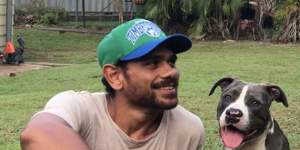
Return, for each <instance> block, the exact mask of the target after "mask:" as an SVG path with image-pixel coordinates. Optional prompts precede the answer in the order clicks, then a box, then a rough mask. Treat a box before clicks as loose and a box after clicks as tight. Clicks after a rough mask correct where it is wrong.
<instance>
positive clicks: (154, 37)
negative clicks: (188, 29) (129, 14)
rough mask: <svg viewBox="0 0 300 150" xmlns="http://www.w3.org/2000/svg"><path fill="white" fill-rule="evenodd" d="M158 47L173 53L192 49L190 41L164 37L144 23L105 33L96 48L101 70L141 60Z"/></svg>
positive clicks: (179, 36)
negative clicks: (110, 65)
mask: <svg viewBox="0 0 300 150" xmlns="http://www.w3.org/2000/svg"><path fill="white" fill-rule="evenodd" d="M161 44H166V46H167V47H168V48H170V50H172V51H173V52H174V53H176V54H177V53H180V52H184V51H186V50H188V49H190V48H191V46H192V42H191V40H190V39H189V38H188V37H187V36H185V35H183V34H179V33H175V34H172V35H169V36H167V35H166V34H165V33H164V32H163V31H162V30H161V29H160V28H159V27H158V26H157V25H156V24H154V23H153V22H151V21H149V20H145V19H134V20H130V21H128V22H126V23H123V24H121V25H119V26H117V27H116V28H114V29H113V30H112V31H111V32H110V33H108V34H107V35H106V36H105V37H104V38H103V40H102V41H100V43H99V44H98V46H97V57H98V61H99V64H100V66H101V67H103V66H104V65H105V64H116V63H117V62H118V61H120V60H121V61H129V60H134V59H137V58H140V57H142V56H144V55H146V54H148V53H149V52H151V51H152V50H154V49H155V48H156V47H157V46H159V45H161Z"/></svg>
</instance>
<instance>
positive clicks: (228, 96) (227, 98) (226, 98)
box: [224, 95, 232, 102]
mask: <svg viewBox="0 0 300 150" xmlns="http://www.w3.org/2000/svg"><path fill="white" fill-rule="evenodd" d="M231 100H232V98H231V96H230V95H225V96H224V101H226V102H231Z"/></svg>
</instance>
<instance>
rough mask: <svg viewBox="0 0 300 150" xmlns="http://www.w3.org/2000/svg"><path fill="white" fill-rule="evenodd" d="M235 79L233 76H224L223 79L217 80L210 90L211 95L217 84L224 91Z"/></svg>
mask: <svg viewBox="0 0 300 150" xmlns="http://www.w3.org/2000/svg"><path fill="white" fill-rule="evenodd" d="M234 80H235V79H234V78H231V77H224V78H222V79H220V80H219V81H217V82H216V83H215V84H214V85H213V87H212V88H211V90H210V92H209V96H210V95H212V94H213V93H214V91H215V89H216V88H217V86H220V87H221V90H222V91H223V90H224V89H225V88H226V87H227V86H228V85H229V84H231V83H232V82H233V81H234Z"/></svg>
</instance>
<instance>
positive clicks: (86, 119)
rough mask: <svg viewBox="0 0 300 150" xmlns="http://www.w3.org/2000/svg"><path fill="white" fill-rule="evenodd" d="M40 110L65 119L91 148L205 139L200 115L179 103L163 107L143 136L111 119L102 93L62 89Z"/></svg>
mask: <svg viewBox="0 0 300 150" xmlns="http://www.w3.org/2000/svg"><path fill="white" fill-rule="evenodd" d="M42 112H49V113H52V114H55V115H57V116H59V117H61V118H62V119H64V120H65V121H66V122H67V123H68V124H69V125H70V126H71V127H72V128H73V129H74V130H75V131H76V132H78V133H79V134H80V135H81V136H82V138H83V139H84V140H85V141H86V143H87V144H88V145H89V147H90V148H91V149H92V150H129V149H130V150H200V149H201V148H202V145H203V142H204V128H203V124H202V122H201V120H200V118H198V117H197V116H196V115H194V114H192V113H190V112H188V111H187V110H185V109H184V108H183V107H181V106H177V107H176V108H174V109H171V110H166V111H165V112H164V115H163V118H162V120H161V123H160V125H159V127H158V129H157V130H156V131H155V132H154V133H153V134H152V135H150V136H148V137H147V138H146V139H143V140H135V139H132V138H130V137H129V136H127V135H126V134H125V132H123V131H122V130H121V129H120V128H119V127H118V125H117V124H115V123H114V121H113V120H112V119H111V117H110V115H109V113H108V110H107V101H106V96H105V93H90V92H86V91H82V92H74V91H65V92H62V93H59V94H57V95H56V96H54V97H52V98H51V99H50V100H49V102H48V103H47V104H46V106H45V108H44V110H42V111H41V112H39V113H42ZM124 113H126V112H124ZM66 140H67V139H66Z"/></svg>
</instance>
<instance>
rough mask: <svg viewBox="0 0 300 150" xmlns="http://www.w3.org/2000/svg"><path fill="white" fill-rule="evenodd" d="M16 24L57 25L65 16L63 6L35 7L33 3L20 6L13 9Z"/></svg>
mask: <svg viewBox="0 0 300 150" xmlns="http://www.w3.org/2000/svg"><path fill="white" fill-rule="evenodd" d="M15 16H16V17H15V22H16V24H23V23H24V24H30V25H33V24H36V23H38V24H46V25H57V24H59V23H60V22H61V21H63V20H65V18H66V17H67V12H66V11H65V10H64V9H63V8H47V7H35V6H34V5H33V6H31V5H27V6H22V7H19V8H16V9H15Z"/></svg>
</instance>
